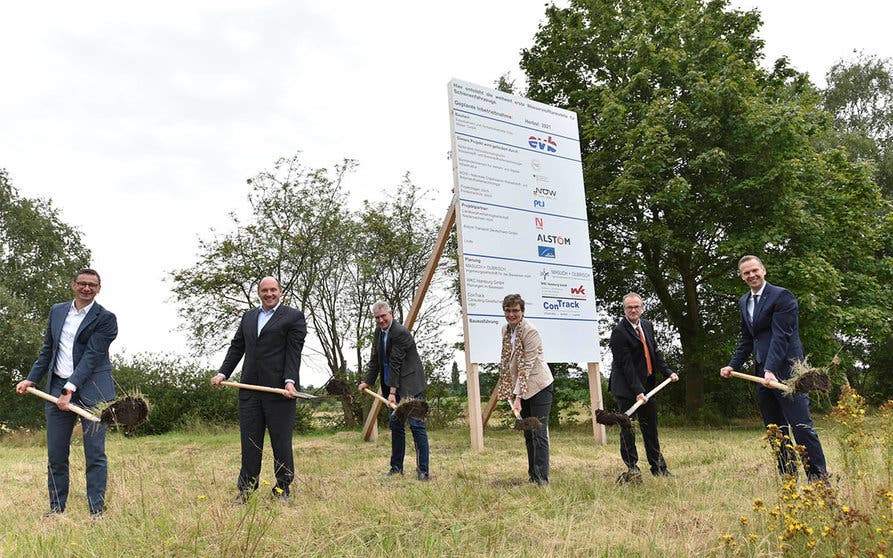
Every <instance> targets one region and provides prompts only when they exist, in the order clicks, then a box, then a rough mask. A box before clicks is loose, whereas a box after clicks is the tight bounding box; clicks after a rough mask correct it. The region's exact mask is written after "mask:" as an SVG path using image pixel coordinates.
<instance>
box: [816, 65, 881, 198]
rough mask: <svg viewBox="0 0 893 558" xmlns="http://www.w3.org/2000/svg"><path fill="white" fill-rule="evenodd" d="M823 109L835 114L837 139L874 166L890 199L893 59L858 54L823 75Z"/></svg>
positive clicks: (855, 154)
mask: <svg viewBox="0 0 893 558" xmlns="http://www.w3.org/2000/svg"><path fill="white" fill-rule="evenodd" d="M825 80H826V81H827V82H828V87H827V89H825V91H823V94H824V105H825V109H826V110H827V111H828V112H830V113H831V114H833V115H834V128H835V129H836V131H837V137H836V142H837V143H838V144H839V145H842V146H843V147H845V148H846V149H847V151H848V152H849V154H850V155H851V156H852V157H853V158H855V159H856V160H859V161H866V162H869V163H871V164H872V165H873V166H874V178H875V180H876V181H877V183H878V184H879V185H880V186H881V190H882V191H883V192H884V195H885V196H886V197H887V199H893V61H891V60H890V59H889V58H879V57H877V56H871V55H866V54H865V53H862V52H860V53H858V54H857V55H856V57H855V59H853V60H841V61H840V62H838V63H837V64H835V65H834V66H832V67H831V69H830V70H828V73H827V74H826V75H825Z"/></svg>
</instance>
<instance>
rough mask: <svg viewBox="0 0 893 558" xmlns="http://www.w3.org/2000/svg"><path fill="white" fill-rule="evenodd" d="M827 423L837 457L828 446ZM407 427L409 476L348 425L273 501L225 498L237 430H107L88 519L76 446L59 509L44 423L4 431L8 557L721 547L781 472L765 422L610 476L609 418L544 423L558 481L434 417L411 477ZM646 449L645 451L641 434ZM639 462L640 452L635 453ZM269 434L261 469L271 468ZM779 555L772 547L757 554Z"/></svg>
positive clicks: (699, 435)
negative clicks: (100, 478)
mask: <svg viewBox="0 0 893 558" xmlns="http://www.w3.org/2000/svg"><path fill="white" fill-rule="evenodd" d="M818 428H819V431H820V436H822V441H823V443H824V445H825V451H826V454H827V457H828V462H829V465H830V467H831V469H832V470H833V471H837V467H839V464H840V459H839V457H838V448H837V444H836V443H835V442H834V439H833V437H831V436H830V435H828V434H827V433H826V432H825V431H824V430H825V429H827V428H831V425H830V423H827V422H823V421H820V422H819V424H818ZM408 434H409V433H407V438H408V440H407V445H408V448H407V449H408V452H410V454H409V455H408V456H407V460H406V471H407V475H406V476H405V477H403V478H385V477H384V473H385V471H386V470H387V468H388V458H389V455H390V439H389V436H388V434H387V432H386V431H385V432H383V433H382V436H381V437H380V438H379V440H378V441H377V442H374V443H364V442H362V440H361V439H360V435H359V433H357V432H339V433H335V434H325V435H315V436H296V437H295V454H296V459H295V462H296V467H297V471H296V480H295V484H294V485H293V487H292V499H291V501H289V502H288V503H285V504H282V503H279V502H276V501H273V500H272V499H270V498H269V488H268V487H262V490H259V491H258V493H257V494H256V496H255V497H254V498H253V499H252V501H251V502H250V503H249V504H248V505H245V506H240V505H235V504H233V503H232V501H233V499H234V497H235V495H236V490H235V477H236V474H237V473H238V469H239V438H238V431H237V430H235V429H232V430H216V431H215V430H213V429H208V430H207V431H202V432H193V433H175V434H168V435H162V436H153V437H144V438H136V439H132V438H125V437H123V436H121V435H119V434H110V435H109V439H108V443H107V450H108V454H109V461H110V467H109V472H110V473H109V490H108V496H107V498H108V502H107V503H108V507H109V510H108V512H107V514H106V516H105V517H104V519H102V520H100V521H97V522H94V521H92V520H91V519H90V517H89V514H88V513H87V506H86V499H85V496H84V490H85V489H84V465H83V453H82V450H81V448H80V446H79V445H78V446H76V447H73V448H72V488H71V494H70V496H69V501H68V510H67V511H66V513H65V514H64V515H62V516H57V517H54V518H51V519H41V515H42V514H43V513H44V512H45V511H46V509H47V506H48V504H47V495H46V488H45V486H46V485H45V482H46V481H45V471H46V465H45V463H46V454H45V451H46V450H45V447H44V445H45V444H44V442H43V439H42V436H43V435H42V433H40V432H37V433H33V434H17V435H7V436H6V437H4V438H3V439H2V440H0V478H2V485H3V492H2V497H0V525H2V526H3V529H2V532H3V533H4V534H2V535H0V555H2V556H49V555H53V556H77V557H88V556H385V555H391V556H537V557H539V556H605V557H609V556H617V557H635V556H684V557H689V556H703V555H714V554H717V555H722V553H723V552H724V549H723V544H722V543H721V540H720V537H721V536H722V535H723V534H725V533H729V532H732V531H734V530H735V528H736V526H737V525H738V521H739V517H740V516H741V515H742V514H747V513H749V512H750V510H751V506H752V503H753V501H754V499H755V498H757V497H759V498H764V499H766V498H767V497H768V498H771V497H772V495H773V494H775V493H777V491H778V486H779V483H778V480H777V477H776V474H775V470H774V468H773V466H772V460H771V459H770V458H769V457H768V450H767V449H765V448H764V447H763V442H762V441H761V436H762V434H763V429H762V428H761V427H760V426H759V425H757V424H752V425H749V426H746V427H740V428H735V429H728V430H699V429H691V428H662V429H661V443H662V446H663V450H664V453H665V455H666V459H667V463H668V464H669V467H670V469H671V471H672V472H673V473H674V474H675V475H676V477H675V478H670V479H664V478H653V477H651V476H650V475H648V474H647V463H644V464H642V463H640V465H643V469H644V470H645V471H646V475H645V478H644V479H643V480H644V482H643V483H642V485H640V486H638V487H628V486H625V487H617V486H615V484H614V480H615V478H616V477H617V475H618V474H619V473H620V472H621V471H622V470H623V466H622V462H621V461H620V457H619V452H618V448H617V445H618V441H617V438H618V434H617V430H616V427H613V429H612V428H609V430H608V436H609V443H608V445H607V446H599V445H596V444H595V443H594V441H593V439H592V432H591V428H589V427H588V426H587V427H577V428H571V429H562V430H556V431H553V432H552V433H551V444H552V473H551V480H552V483H551V485H550V486H548V487H537V486H535V485H531V484H528V483H527V482H526V480H527V461H526V454H525V451H524V442H523V438H522V436H521V434H519V433H517V432H515V431H512V430H509V429H506V428H501V427H491V428H487V429H486V431H485V446H486V447H485V449H484V450H483V451H480V452H476V451H473V450H471V449H469V447H468V446H469V444H468V432H467V429H466V428H462V427H457V428H454V429H446V430H436V431H432V432H430V433H429V435H430V439H431V475H432V480H431V481H430V482H428V483H420V482H418V481H416V480H415V475H414V464H413V458H412V455H411V452H412V448H413V446H412V442H411V436H409V435H408ZM637 440H638V441H639V451H640V454H642V456H644V449H643V448H642V446H641V436H639V435H638V433H637ZM642 461H644V459H643V460H642ZM271 462H272V454H271V452H270V450H269V442H267V447H266V448H265V452H264V469H263V472H262V479H263V480H264V481H266V482H270V481H273V475H272V469H271ZM757 555H767V556H773V555H776V554H772V553H771V552H768V553H767V554H757Z"/></svg>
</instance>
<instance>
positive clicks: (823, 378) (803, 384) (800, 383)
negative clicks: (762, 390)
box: [729, 368, 831, 395]
mask: <svg viewBox="0 0 893 558" xmlns="http://www.w3.org/2000/svg"><path fill="white" fill-rule="evenodd" d="M795 370H796V368H795ZM729 374H731V375H732V376H734V377H736V378H741V379H742V380H750V381H751V382H755V383H758V384H763V382H764V381H765V380H764V379H763V378H761V377H759V376H751V375H750V374H742V373H741V372H734V371H732V372H729ZM763 385H766V384H763ZM769 387H771V388H774V389H777V390H780V391H783V392H785V394H786V395H793V394H795V393H810V392H813V391H825V392H826V391H828V390H829V389H831V378H830V377H829V376H828V373H827V372H824V371H821V370H815V369H811V368H810V369H807V370H806V371H805V372H802V373H800V374H795V375H794V376H791V378H790V380H788V383H786V384H783V383H781V382H776V381H774V380H770V381H769Z"/></svg>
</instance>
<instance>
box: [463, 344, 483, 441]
mask: <svg viewBox="0 0 893 558" xmlns="http://www.w3.org/2000/svg"><path fill="white" fill-rule="evenodd" d="M468 355H469V353H468V351H465V377H466V385H467V391H468V429H469V432H470V435H471V447H472V449H475V450H478V451H480V450H482V449H484V423H483V422H481V383H480V376H479V374H478V372H479V371H478V365H477V364H472V363H471V362H470V361H469V360H468V358H469V356H468Z"/></svg>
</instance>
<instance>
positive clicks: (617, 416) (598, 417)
mask: <svg viewBox="0 0 893 558" xmlns="http://www.w3.org/2000/svg"><path fill="white" fill-rule="evenodd" d="M672 381H673V380H672V379H671V378H667V379H666V380H664V381H663V382H661V383H659V384H658V385H657V386H656V387H655V388H654V389H653V390H651V391H649V392H648V393H646V394H645V399H646V400H648V399H651V398H652V397H653V396H654V395H655V394H656V393H657V392H659V391H660V390H662V389H664V387H665V386H666V385H667V384H669V383H670V382H672ZM645 403H646V401H636V402H635V403H633V405H632V407H630V408H629V409H627V410H626V411H625V412H623V413H612V412H609V411H605V410H602V409H599V410H597V411H596V412H595V422H597V423H599V424H606V425H611V424H619V425H620V426H622V427H623V428H631V427H632V422H630V420H629V417H631V416H632V415H633V413H635V412H636V409H638V408H639V407H641V406H642V405H644V404H645Z"/></svg>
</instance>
